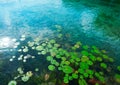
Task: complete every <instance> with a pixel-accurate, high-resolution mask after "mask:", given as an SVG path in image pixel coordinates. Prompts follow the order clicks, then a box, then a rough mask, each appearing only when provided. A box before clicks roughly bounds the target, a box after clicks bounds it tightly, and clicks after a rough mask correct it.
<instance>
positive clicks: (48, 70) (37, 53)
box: [8, 25, 120, 85]
mask: <svg viewBox="0 0 120 85" xmlns="http://www.w3.org/2000/svg"><path fill="white" fill-rule="evenodd" d="M55 28H56V29H57V31H58V34H57V33H55V34H57V37H54V38H52V39H51V38H44V39H41V38H39V36H38V37H37V38H34V39H32V38H27V37H26V36H25V35H22V36H21V39H20V45H19V46H18V47H17V50H18V52H17V54H16V55H13V56H12V57H11V59H10V62H14V61H19V62H20V65H19V67H18V68H17V69H16V71H17V72H16V76H15V77H14V78H13V79H12V80H11V81H10V82H9V83H8V85H19V83H20V85H22V84H23V85H24V83H25V85H27V82H28V85H29V84H34V85H69V84H70V83H74V84H75V85H89V84H90V85H106V84H107V81H111V80H112V81H114V82H116V83H120V66H116V67H113V63H114V59H113V58H112V57H109V56H108V54H107V52H106V51H105V50H100V49H99V48H97V47H96V46H88V45H83V44H82V43H81V42H79V41H78V42H76V43H75V44H70V43H68V42H64V43H63V42H62V41H63V38H64V35H63V34H62V27H61V26H59V25H55ZM66 43H67V46H65V44H66ZM115 72H116V73H115Z"/></svg>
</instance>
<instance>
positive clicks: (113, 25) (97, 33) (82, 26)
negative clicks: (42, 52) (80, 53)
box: [0, 0, 120, 85]
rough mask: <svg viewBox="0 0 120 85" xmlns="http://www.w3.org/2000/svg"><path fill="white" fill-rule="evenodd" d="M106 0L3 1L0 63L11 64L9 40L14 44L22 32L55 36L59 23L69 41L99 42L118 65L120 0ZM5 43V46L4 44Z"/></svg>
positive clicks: (0, 11) (33, 35)
mask: <svg viewBox="0 0 120 85" xmlns="http://www.w3.org/2000/svg"><path fill="white" fill-rule="evenodd" d="M107 1H109V0H105V1H103V0H102V1H100V0H94V2H93V0H92V1H91V0H87V1H84V0H75V1H74V0H52V1H51V0H39V1H34V0H9V1H7V0H0V41H4V42H6V43H5V44H2V45H1V46H0V54H1V58H0V59H1V60H0V62H2V61H3V60H4V61H5V62H7V63H9V62H8V61H6V59H7V58H9V57H10V56H11V55H12V54H15V53H11V51H10V49H11V48H13V47H14V46H13V45H10V46H9V43H8V42H9V39H10V40H13V41H11V42H10V43H14V39H19V38H20V36H21V35H23V34H24V35H26V36H27V37H30V36H31V37H32V38H35V37H36V36H41V38H42V39H44V36H47V37H54V36H53V32H54V31H55V30H54V26H55V25H60V26H62V28H63V33H64V34H66V35H70V37H69V39H68V40H67V39H66V41H68V42H69V41H70V42H72V43H75V42H77V41H81V42H82V43H83V44H87V45H96V46H97V47H98V48H100V49H105V50H107V51H108V54H109V55H110V56H113V57H114V58H115V59H116V64H119V63H120V61H119V55H120V51H119V50H120V22H119V21H120V15H119V14H120V10H119V9H120V2H119V1H118V0H111V2H109V3H108V2H107ZM6 37H8V39H7V40H6ZM1 39H3V40H1ZM1 43H2V42H1ZM6 45H8V46H7V47H6V48H5V47H3V46H6ZM14 64H15V63H14ZM14 64H12V65H14ZM8 70H9V71H10V68H8V69H7V70H6V73H7V72H8V73H9V71H8ZM2 72H4V70H3V69H2ZM0 79H2V78H0ZM0 81H1V80H0ZM0 83H1V82H0ZM2 83H3V82H2ZM3 85H4V84H3Z"/></svg>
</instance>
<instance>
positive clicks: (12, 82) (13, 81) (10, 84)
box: [8, 80, 17, 85]
mask: <svg viewBox="0 0 120 85" xmlns="http://www.w3.org/2000/svg"><path fill="white" fill-rule="evenodd" d="M8 85H17V82H16V81H15V80H11V81H10V82H9V83H8Z"/></svg>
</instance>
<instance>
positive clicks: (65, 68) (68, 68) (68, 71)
mask: <svg viewBox="0 0 120 85" xmlns="http://www.w3.org/2000/svg"><path fill="white" fill-rule="evenodd" d="M62 70H63V72H64V73H67V74H70V73H72V72H73V68H72V67H71V66H64V67H63V69H62Z"/></svg>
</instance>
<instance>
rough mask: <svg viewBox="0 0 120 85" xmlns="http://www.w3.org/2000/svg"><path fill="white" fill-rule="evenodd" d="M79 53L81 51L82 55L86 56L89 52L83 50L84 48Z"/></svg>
mask: <svg viewBox="0 0 120 85" xmlns="http://www.w3.org/2000/svg"><path fill="white" fill-rule="evenodd" d="M81 53H82V55H84V56H88V55H89V53H88V52H87V51H85V50H83V51H82V52H81Z"/></svg>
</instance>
